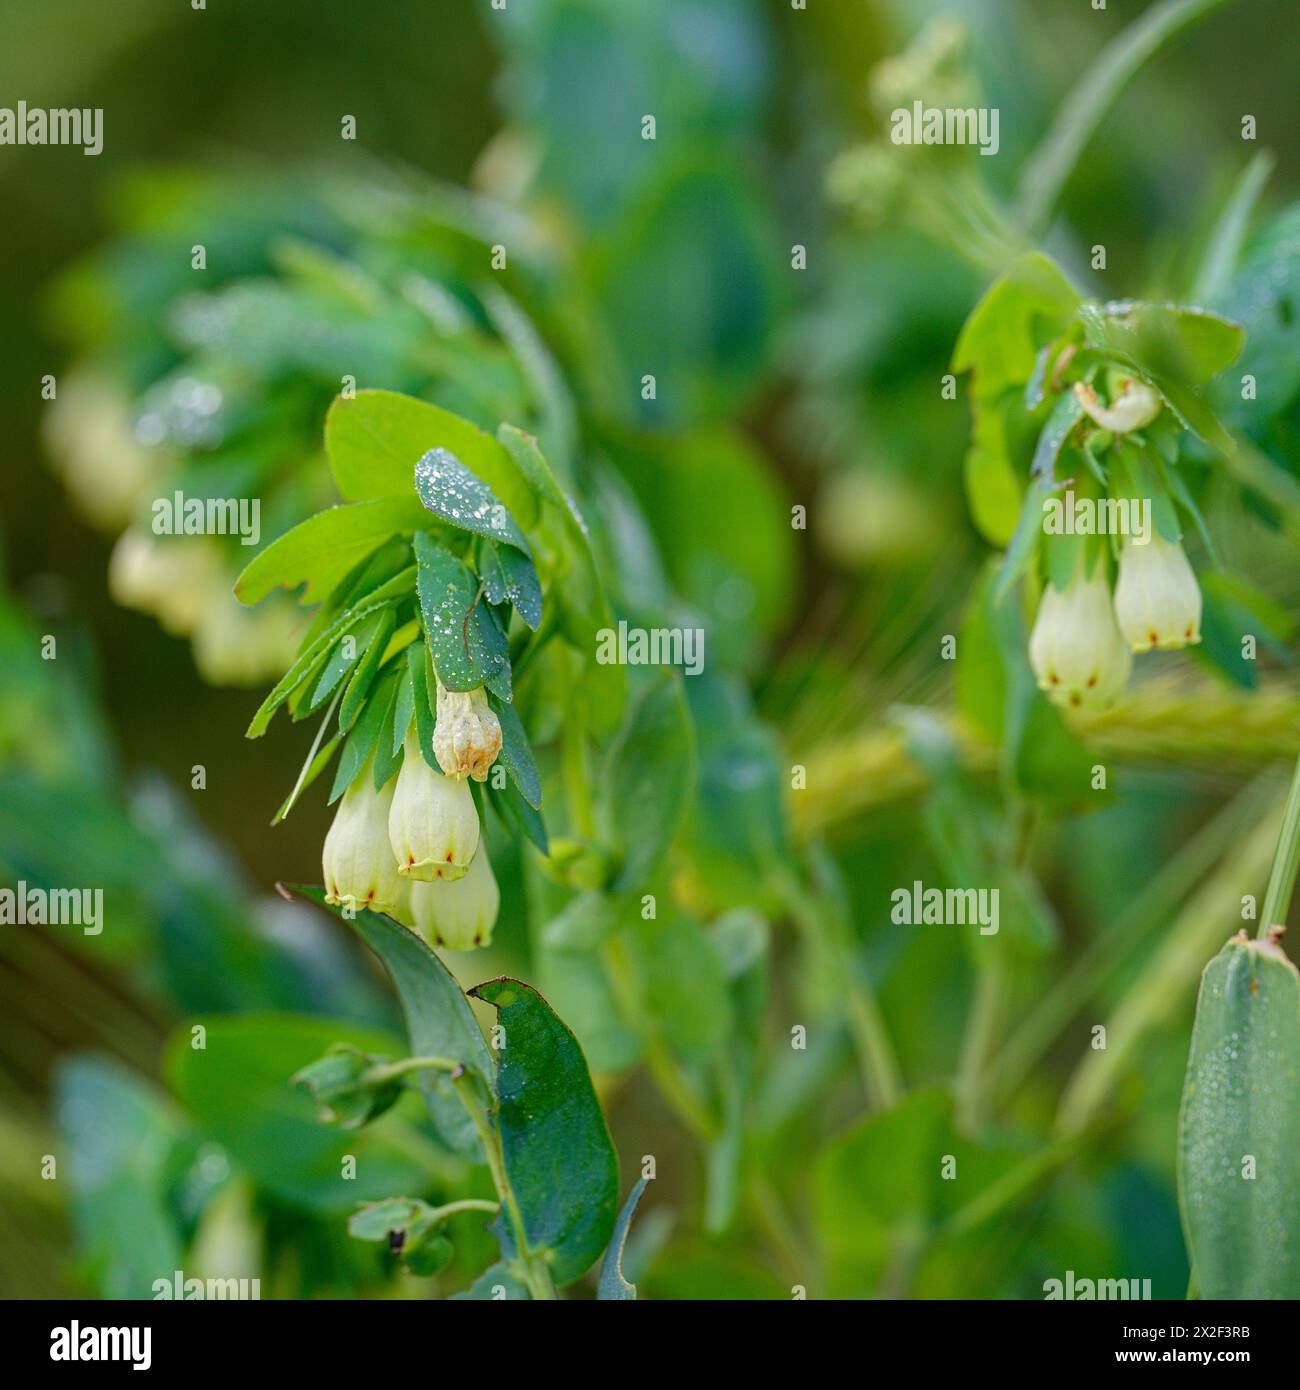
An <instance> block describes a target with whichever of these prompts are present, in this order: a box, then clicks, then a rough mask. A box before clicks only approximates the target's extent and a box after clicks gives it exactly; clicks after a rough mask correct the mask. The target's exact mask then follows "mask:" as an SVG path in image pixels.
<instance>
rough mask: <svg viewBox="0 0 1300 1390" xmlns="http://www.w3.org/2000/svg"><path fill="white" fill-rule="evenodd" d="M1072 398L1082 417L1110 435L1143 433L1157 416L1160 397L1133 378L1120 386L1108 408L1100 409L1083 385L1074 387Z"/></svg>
mask: <svg viewBox="0 0 1300 1390" xmlns="http://www.w3.org/2000/svg"><path fill="white" fill-rule="evenodd" d="M1074 394H1075V395H1076V396H1077V397H1078V399H1079V404H1080V405H1081V406H1082V407H1083V410H1084V413H1085V414H1086V415H1088V416H1090V417H1091V418H1092V419H1093V420H1095V421H1096V422H1097V424H1099V425H1100V426H1101V427H1102V429H1104V430H1110V431H1111V432H1112V433H1113V434H1129V433H1130V432H1131V431H1133V430H1140V429H1143V428H1145V427H1146V426H1147V425H1149V424H1150V423H1151V422H1152V420H1154V419H1155V418H1156V416H1157V415H1159V414H1160V397H1159V396H1158V395H1156V393H1155V392H1154V391H1153V390H1152V389H1151V388H1150V387H1149V386H1148V385H1147V384H1146V383H1145V382H1143V381H1137V380H1135V379H1134V378H1133V377H1124V378H1123V379H1122V380H1121V381H1120V382H1119V389H1118V394H1117V395H1116V396H1115V398H1114V399H1113V400H1112V401H1111V403H1110V404H1109V405H1108V406H1107V405H1102V403H1101V402H1100V401H1099V400H1098V399H1097V393H1096V391H1094V390H1093V389H1092V387H1091V386H1089V385H1088V383H1087V382H1086V381H1079V382H1076V383H1075V386H1074Z"/></svg>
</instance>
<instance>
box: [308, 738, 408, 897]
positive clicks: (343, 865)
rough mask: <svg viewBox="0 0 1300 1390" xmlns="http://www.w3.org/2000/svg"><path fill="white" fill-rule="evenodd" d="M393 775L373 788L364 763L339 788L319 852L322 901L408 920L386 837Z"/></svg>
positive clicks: (402, 888) (402, 882) (403, 890)
mask: <svg viewBox="0 0 1300 1390" xmlns="http://www.w3.org/2000/svg"><path fill="white" fill-rule="evenodd" d="M395 786H396V779H394V778H390V779H389V781H388V782H387V784H386V785H385V786H384V788H383V789H382V790H381V791H376V790H375V784H374V779H373V777H372V776H371V770H370V764H367V765H366V767H365V768H364V769H363V770H362V772H361V774H360V776H359V777H358V778H357V780H356V781H355V782H353V784H352V785H351V786H350V787H349V788H348V790H347V791H346V792H344V793H343V800H342V801H340V802H339V809H338V811H337V812H335V815H334V823H333V824H332V825H331V826H330V828H329V833H328V834H327V835H326V836H325V848H324V850H323V851H322V853H321V859H322V867H323V868H324V871H325V901H326V902H327V903H332V904H333V905H334V906H336V907H346V908H351V909H352V910H353V911H354V912H355V911H358V910H360V909H361V908H370V909H371V910H372V911H375V912H387V913H388V914H389V916H391V917H396V918H397V919H398V920H399V921H409V920H410V888H409V886H408V885H407V883H406V880H405V879H403V878H402V877H401V875H400V874H398V872H397V861H396V859H394V858H393V849H392V846H391V845H390V844H389V842H388V816H389V810H390V808H391V806H392V803H393V793H394V788H395Z"/></svg>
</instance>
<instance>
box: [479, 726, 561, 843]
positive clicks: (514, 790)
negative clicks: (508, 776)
mask: <svg viewBox="0 0 1300 1390" xmlns="http://www.w3.org/2000/svg"><path fill="white" fill-rule="evenodd" d="M502 738H503V740H504V734H503V735H502ZM491 794H492V797H493V803H492V804H493V805H494V806H496V807H497V809H498V810H499V811H500V813H501V815H502V817H503V818H504V820H505V821H506V823H507V824H508V825H510V826H511V827H512V828H513V829H515V830H517V831H518V832H519V833H520V834H521V835H525V836H527V838H528V839H529V840H530V841H531V842H532V843H533V844H534V845H536V846H537V848H538V849H539V850H541V852H542V853H543V854H545V855H549V854H550V852H551V846H550V841H549V840H548V838H547V835H546V822H545V821H544V820H543V819H542V816H541V813H540V811H539V810H538V809H537V808H536V807H534V806H530V805H529V804H528V802H527V801H526V800H525V799H524V794H523V792H521V791H520V790H519V786H518V784H517V783H515V782H510V783H507V785H506V786H504V787H502V788H501V790H500V791H497V790H496V789H495V788H493V790H492V793H491Z"/></svg>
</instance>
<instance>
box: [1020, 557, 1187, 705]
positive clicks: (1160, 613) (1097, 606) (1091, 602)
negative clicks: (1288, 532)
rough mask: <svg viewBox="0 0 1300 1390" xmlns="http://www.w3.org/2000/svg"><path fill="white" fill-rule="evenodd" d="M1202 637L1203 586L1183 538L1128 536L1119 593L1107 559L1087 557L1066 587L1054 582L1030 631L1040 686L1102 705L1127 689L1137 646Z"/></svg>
mask: <svg viewBox="0 0 1300 1390" xmlns="http://www.w3.org/2000/svg"><path fill="white" fill-rule="evenodd" d="M1200 640H1201V590H1200V587H1199V586H1198V584H1197V582H1196V575H1195V574H1194V573H1193V571H1192V567H1191V565H1190V564H1189V563H1188V560H1187V556H1186V555H1185V554H1184V552H1183V548H1182V546H1181V545H1180V544H1179V543H1178V542H1177V541H1167V540H1165V539H1164V538H1163V537H1162V536H1161V535H1160V534H1159V532H1157V531H1153V532H1152V534H1151V536H1150V537H1149V538H1148V539H1147V542H1146V543H1145V544H1143V543H1142V540H1141V538H1140V537H1126V538H1125V539H1124V542H1123V544H1122V546H1121V549H1120V554H1119V577H1118V579H1117V581H1116V584H1115V591H1114V594H1113V596H1112V593H1111V588H1110V583H1109V580H1108V577H1107V566H1106V563H1105V561H1104V560H1101V559H1099V560H1098V561H1097V563H1096V565H1095V567H1094V569H1093V570H1092V572H1091V573H1088V572H1087V569H1086V566H1085V565H1084V564H1082V563H1081V564H1080V565H1079V566H1078V567H1077V568H1076V570H1075V573H1074V575H1073V577H1072V578H1071V580H1070V582H1069V583H1068V584H1067V585H1066V587H1065V588H1064V589H1058V588H1056V587H1055V586H1053V585H1051V584H1049V585H1048V586H1047V588H1046V590H1045V592H1044V594H1043V597H1042V601H1041V603H1040V604H1039V607H1038V617H1037V619H1036V620H1035V622H1034V630H1033V632H1032V634H1031V635H1030V638H1029V663H1030V665H1031V666H1032V667H1033V671H1034V675H1035V677H1036V678H1037V680H1038V685H1039V688H1040V689H1042V690H1044V691H1046V692H1047V694H1048V695H1049V696H1050V697H1051V698H1052V699H1053V700H1055V701H1056V702H1057V703H1058V704H1064V705H1068V706H1070V707H1071V708H1075V709H1086V710H1097V709H1104V708H1105V707H1106V706H1107V705H1109V704H1111V703H1112V702H1113V701H1114V699H1115V697H1116V696H1117V695H1119V693H1120V692H1121V691H1122V690H1123V689H1124V686H1125V684H1126V683H1127V681H1128V677H1129V672H1130V670H1131V669H1132V665H1133V658H1132V656H1131V655H1130V653H1131V652H1149V651H1152V650H1154V649H1156V648H1160V649H1161V650H1170V649H1174V648H1178V647H1186V646H1189V645H1191V644H1193V643H1196V642H1199V641H1200Z"/></svg>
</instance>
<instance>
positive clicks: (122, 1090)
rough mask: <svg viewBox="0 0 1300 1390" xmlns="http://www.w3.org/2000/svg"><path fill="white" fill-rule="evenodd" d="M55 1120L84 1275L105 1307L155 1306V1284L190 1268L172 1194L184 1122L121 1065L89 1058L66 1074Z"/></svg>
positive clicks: (66, 1068)
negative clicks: (151, 1301) (142, 1301)
mask: <svg viewBox="0 0 1300 1390" xmlns="http://www.w3.org/2000/svg"><path fill="white" fill-rule="evenodd" d="M54 1111H55V1114H56V1115H57V1117H58V1123H59V1130H60V1134H61V1137H62V1140H63V1144H64V1146H65V1153H66V1177H67V1181H68V1189H69V1197H68V1210H69V1213H70V1215H71V1219H72V1228H73V1233H74V1237H75V1242H76V1250H77V1256H78V1259H79V1261H80V1262H81V1263H82V1268H83V1271H84V1273H85V1274H86V1275H87V1277H88V1278H89V1279H90V1281H91V1282H92V1283H93V1285H94V1287H95V1288H96V1289H97V1290H98V1292H99V1294H100V1295H101V1296H102V1297H104V1298H148V1297H150V1296H151V1294H152V1292H153V1289H152V1284H153V1281H154V1280H155V1279H157V1278H158V1277H159V1276H160V1275H165V1276H166V1277H168V1278H170V1277H171V1272H172V1270H174V1269H178V1268H179V1267H180V1263H181V1255H182V1244H181V1237H180V1233H179V1231H178V1230H177V1229H176V1221H175V1219H174V1217H173V1216H172V1213H171V1212H170V1211H169V1209H168V1201H167V1191H166V1177H167V1160H168V1156H169V1154H170V1153H171V1152H172V1149H173V1146H174V1145H175V1143H176V1142H177V1140H178V1139H179V1137H180V1135H181V1120H180V1117H179V1115H178V1114H177V1113H176V1112H175V1109H174V1107H173V1106H172V1105H171V1104H170V1103H169V1102H168V1101H167V1098H166V1097H165V1096H164V1095H162V1094H161V1093H160V1092H159V1091H157V1090H156V1089H155V1087H153V1086H152V1085H150V1084H148V1083H146V1082H145V1081H143V1080H141V1079H140V1078H138V1077H135V1076H132V1075H130V1074H129V1073H128V1072H126V1071H125V1070H124V1069H123V1068H122V1067H120V1066H119V1065H117V1064H116V1063H114V1062H109V1061H106V1060H103V1059H101V1058H97V1057H82V1056H74V1057H72V1058H70V1059H69V1060H67V1061H65V1062H63V1063H62V1064H61V1065H60V1066H59V1069H58V1073H57V1077H56V1081H55V1087H54ZM36 1152H38V1153H39V1152H40V1151H39V1150H37V1151H36ZM61 1176H62V1174H61Z"/></svg>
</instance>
